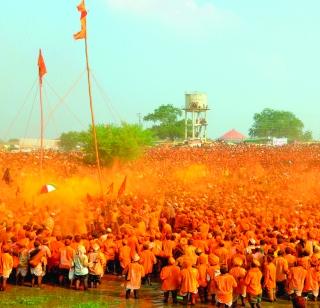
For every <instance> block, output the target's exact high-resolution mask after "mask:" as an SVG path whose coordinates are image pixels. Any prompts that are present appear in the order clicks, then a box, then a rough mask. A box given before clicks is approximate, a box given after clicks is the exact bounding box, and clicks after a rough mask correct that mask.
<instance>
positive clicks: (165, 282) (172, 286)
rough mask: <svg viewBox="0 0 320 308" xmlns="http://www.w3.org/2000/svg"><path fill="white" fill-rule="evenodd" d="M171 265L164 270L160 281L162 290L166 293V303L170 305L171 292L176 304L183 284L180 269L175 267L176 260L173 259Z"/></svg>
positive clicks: (170, 260)
mask: <svg viewBox="0 0 320 308" xmlns="http://www.w3.org/2000/svg"><path fill="white" fill-rule="evenodd" d="M168 263H169V265H167V266H165V267H163V268H162V270H161V272H160V279H161V281H162V284H161V290H162V291H164V294H163V296H164V300H163V302H164V303H168V300H169V295H170V292H171V296H172V301H173V303H174V304H176V303H177V302H178V301H177V294H178V290H179V287H180V283H181V276H180V267H179V266H177V265H175V259H173V258H172V257H171V258H169V260H168Z"/></svg>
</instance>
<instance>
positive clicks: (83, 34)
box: [73, 0, 88, 40]
mask: <svg viewBox="0 0 320 308" xmlns="http://www.w3.org/2000/svg"><path fill="white" fill-rule="evenodd" d="M77 9H78V11H79V12H80V13H81V15H80V23H81V30H80V31H79V32H77V33H75V34H74V35H73V38H74V39H75V40H81V39H84V38H86V36H87V18H86V17H87V14H88V13H87V10H86V7H85V5H84V0H82V1H81V3H80V4H79V5H78V6H77Z"/></svg>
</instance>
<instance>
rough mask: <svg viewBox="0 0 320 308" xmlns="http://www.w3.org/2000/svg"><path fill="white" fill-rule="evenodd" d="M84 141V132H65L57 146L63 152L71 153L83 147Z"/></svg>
mask: <svg viewBox="0 0 320 308" xmlns="http://www.w3.org/2000/svg"><path fill="white" fill-rule="evenodd" d="M85 139H86V132H74V131H72V132H67V133H63V134H61V136H60V142H59V145H60V147H61V149H63V150H64V151H72V150H75V149H77V147H78V146H83V144H84V141H85Z"/></svg>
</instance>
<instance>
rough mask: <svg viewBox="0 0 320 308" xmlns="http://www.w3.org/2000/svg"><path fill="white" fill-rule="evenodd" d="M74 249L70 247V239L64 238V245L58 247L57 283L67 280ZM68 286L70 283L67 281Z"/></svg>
mask: <svg viewBox="0 0 320 308" xmlns="http://www.w3.org/2000/svg"><path fill="white" fill-rule="evenodd" d="M74 253H75V250H74V249H73V248H72V247H71V241H70V240H69V239H66V240H65V241H64V246H62V247H61V248H60V249H59V284H60V285H62V284H63V283H68V282H69V277H68V276H69V270H70V268H71V264H72V259H73V255H74ZM68 286H70V284H69V283H68Z"/></svg>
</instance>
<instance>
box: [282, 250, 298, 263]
mask: <svg viewBox="0 0 320 308" xmlns="http://www.w3.org/2000/svg"><path fill="white" fill-rule="evenodd" d="M284 257H285V259H286V260H287V262H288V267H292V266H294V264H295V262H296V260H297V258H296V257H295V256H294V255H293V254H292V249H291V248H290V247H286V249H285V256H284Z"/></svg>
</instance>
